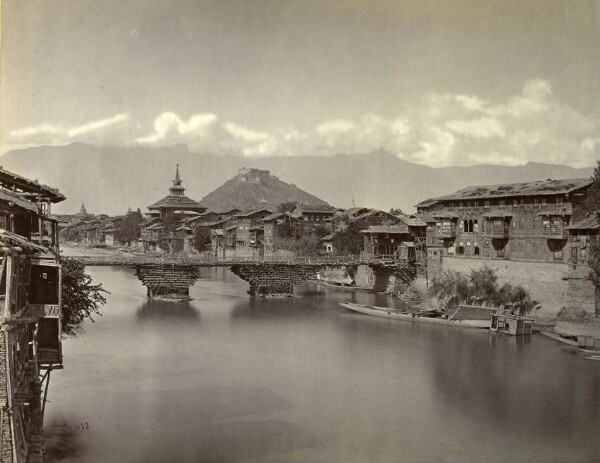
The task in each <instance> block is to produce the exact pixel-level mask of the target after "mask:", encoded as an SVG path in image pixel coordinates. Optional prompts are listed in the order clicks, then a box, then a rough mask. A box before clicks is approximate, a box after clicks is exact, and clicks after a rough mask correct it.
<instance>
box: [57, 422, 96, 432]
mask: <svg viewBox="0 0 600 463" xmlns="http://www.w3.org/2000/svg"><path fill="white" fill-rule="evenodd" d="M52 427H53V428H56V429H75V430H77V431H85V430H87V429H90V425H89V423H88V422H87V421H84V422H83V423H67V422H66V421H63V422H60V423H58V422H56V421H54V422H53V423H52Z"/></svg>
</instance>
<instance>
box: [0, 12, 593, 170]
mask: <svg viewBox="0 0 600 463" xmlns="http://www.w3.org/2000/svg"><path fill="white" fill-rule="evenodd" d="M0 46H1V57H0V144H1V146H0V153H4V152H6V151H8V150H11V149H18V148H24V147H30V146H38V145H63V144H68V143H72V142H84V143H90V144H96V145H101V146H105V145H106V146H121V145H122V146H132V145H143V146H157V147H160V146H168V145H174V144H187V145H188V146H189V147H190V149H191V150H193V151H194V152H198V153H199V155H201V153H205V152H213V153H217V154H221V153H222V154H226V153H238V154H243V155H244V156H246V157H248V158H256V157H264V156H302V155H314V156H331V155H335V154H337V153H349V154H356V155H368V154H369V153H372V152H375V151H378V150H381V149H385V150H388V151H390V152H392V153H394V154H396V155H397V156H398V157H399V158H401V159H405V160H407V161H411V162H416V163H419V164H426V165H431V166H435V167H441V166H449V165H474V164H483V163H489V164H500V165H520V164H524V163H526V162H529V161H535V162H549V163H560V164H567V165H571V166H574V167H584V166H591V165H594V164H595V162H596V160H597V159H598V158H599V157H600V2H598V1H597V0H590V1H588V0H562V1H554V0H541V1H537V0H527V1H512V0H503V1H500V0H415V1H412V0H405V1H401V0H396V1H388V0H380V1H377V0H367V1H359V0H318V1H316V0H315V1H312V0H305V1H300V0H294V1H292V0H216V1H204V0H160V1H159V0H102V1H97V0H3V1H2V42H1V45H0Z"/></svg>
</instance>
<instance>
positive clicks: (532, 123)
mask: <svg viewBox="0 0 600 463" xmlns="http://www.w3.org/2000/svg"><path fill="white" fill-rule="evenodd" d="M139 127H141V126H140V124H139V123H137V124H131V121H130V117H129V115H128V114H116V115H114V116H112V117H109V118H106V119H100V120H96V121H92V122H88V123H85V124H83V125H79V126H73V127H59V126H56V125H53V124H50V123H43V124H40V125H37V126H32V127H24V128H21V129H18V130H14V131H12V132H10V137H9V138H10V139H9V143H10V144H11V146H15V145H21V146H24V145H35V144H64V143H68V142H72V141H84V142H89V143H100V144H102V143H107V142H109V143H110V144H113V145H114V144H119V143H123V144H138V145H146V146H166V145H173V144H186V145H188V146H189V147H190V149H191V150H195V151H198V152H213V153H216V154H220V153H238V154H240V155H243V156H247V157H262V156H298V155H314V156H332V155H335V154H337V153H347V154H369V153H372V152H374V151H378V150H381V149H385V150H388V151H391V152H393V153H395V154H396V155H397V156H398V157H399V158H401V159H405V160H408V161H412V162H417V163H423V164H428V165H431V166H438V167H439V166H449V165H472V164H480V163H490V164H501V165H517V164H524V163H526V162H529V161H534V162H548V163H557V164H568V165H571V166H575V167H579V166H589V165H593V164H595V162H596V160H597V159H598V157H599V151H600V137H598V133H600V122H599V121H597V120H596V119H595V118H593V117H592V116H590V115H586V114H583V113H581V112H579V111H577V110H576V109H574V108H571V107H569V106H567V105H564V104H562V103H561V102H560V101H559V99H558V98H557V97H556V95H555V94H554V92H553V89H552V86H551V84H550V82H548V81H545V80H542V79H532V80H528V81H527V82H525V83H524V84H523V86H522V88H521V90H520V91H519V92H517V93H516V94H514V95H509V96H507V97H506V98H504V99H503V100H502V101H491V100H489V99H486V98H483V97H481V96H479V95H469V94H465V93H457V94H452V93H432V94H426V95H423V96H422V98H421V99H420V100H419V102H418V103H416V104H415V105H414V106H413V107H411V108H409V109H408V110H406V111H404V112H401V113H398V114H396V115H395V116H391V117H389V116H388V117H386V116H383V115H379V114H374V113H366V114H363V115H361V116H358V117H354V118H335V117H334V118H331V119H329V120H322V121H319V122H318V123H316V124H315V125H314V126H313V127H312V128H309V129H307V130H303V131H300V130H298V129H297V128H294V127H291V128H287V129H285V130H279V131H277V130H273V131H267V130H261V129H257V128H256V127H247V126H244V125H241V124H239V123H238V122H237V121H224V120H221V119H220V118H219V117H218V116H217V115H216V114H213V113H209V112H200V113H198V114H192V115H191V116H189V117H188V118H187V119H186V118H185V117H181V116H180V115H178V114H177V113H175V112H172V111H168V112H164V113H162V114H159V115H157V116H156V117H155V118H154V120H153V123H152V126H151V127H149V128H147V129H146V130H141V129H140V128H139Z"/></svg>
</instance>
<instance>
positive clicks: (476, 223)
mask: <svg viewBox="0 0 600 463" xmlns="http://www.w3.org/2000/svg"><path fill="white" fill-rule="evenodd" d="M473 231H474V232H475V233H479V222H478V221H477V219H475V220H474V221H473Z"/></svg>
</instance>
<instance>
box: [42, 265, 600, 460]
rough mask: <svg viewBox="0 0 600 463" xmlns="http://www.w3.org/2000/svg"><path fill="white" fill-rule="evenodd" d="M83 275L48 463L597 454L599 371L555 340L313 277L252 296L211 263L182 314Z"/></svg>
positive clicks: (51, 406) (110, 281)
mask: <svg viewBox="0 0 600 463" xmlns="http://www.w3.org/2000/svg"><path fill="white" fill-rule="evenodd" d="M90 273H91V274H92V276H93V277H94V279H95V280H96V281H98V282H102V283H103V285H104V287H105V288H106V289H108V290H109V291H110V292H111V295H110V296H109V297H108V303H107V304H106V306H105V307H104V309H103V314H104V316H103V317H100V318H99V319H98V320H97V322H96V323H88V324H86V326H85V329H86V333H85V334H84V335H82V336H80V337H79V338H77V339H74V340H68V341H67V342H65V344H64V357H65V369H64V370H62V371H56V372H53V373H52V380H51V384H50V391H49V400H50V402H49V403H48V405H47V408H46V418H45V428H46V437H47V440H46V447H47V457H48V459H49V460H50V461H63V462H75V461H76V462H99V461H105V462H138V461H139V462H142V461H143V462H210V463H213V462H214V463H218V462H229V461H242V460H243V461H250V462H252V461H257V462H259V461H260V462H304V461H306V462H329V461H336V462H346V461H349V462H366V461H377V462H381V461H418V462H424V461H454V462H459V461H460V462H463V461H524V462H529V461H540V462H551V461H599V460H600V362H596V361H591V360H586V359H585V358H584V357H583V356H582V355H581V354H576V353H574V352H573V351H572V349H571V348H569V347H564V346H563V345H561V344H558V343H556V342H555V341H553V340H550V339H547V338H544V337H542V336H539V335H538V336H532V337H531V338H529V339H516V338H512V337H499V336H490V335H489V334H487V333H484V332H479V331H471V330H461V329H456V328H444V327H438V326H423V325H412V324H410V323H403V322H398V321H389V320H385V319H377V318H373V317H369V316H366V315H361V314H355V313H351V312H347V311H344V310H343V309H342V308H341V307H339V306H338V302H340V301H347V300H352V301H355V302H363V303H375V304H379V305H385V304H388V303H391V302H390V301H388V300H387V299H386V298H385V297H383V296H378V295H374V294H368V293H360V292H353V291H345V290H342V289H338V288H330V287H325V286H323V285H319V284H307V285H305V286H303V287H300V288H298V291H297V293H296V295H295V297H293V298H287V299H271V300H262V299H254V298H250V297H249V296H247V295H246V290H247V284H246V283H245V282H243V281H241V280H240V279H238V278H237V277H235V276H233V275H231V274H230V273H228V272H227V271H226V270H223V269H216V270H206V271H203V274H202V275H203V278H202V279H201V280H199V281H198V283H196V285H195V286H194V287H193V288H192V291H191V294H192V297H193V298H194V300H193V301H192V302H190V303H189V304H178V305H177V304H169V303H160V302H150V301H148V300H147V298H146V295H145V290H144V288H143V287H142V286H141V284H140V283H139V282H138V280H137V278H136V277H135V275H134V274H133V272H132V271H131V270H128V269H122V268H108V267H104V268H93V269H90ZM80 423H83V426H81V425H80ZM78 425H79V426H78ZM78 428H79V429H78ZM82 428H83V429H82Z"/></svg>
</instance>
